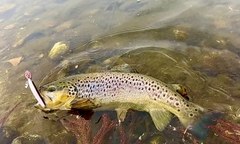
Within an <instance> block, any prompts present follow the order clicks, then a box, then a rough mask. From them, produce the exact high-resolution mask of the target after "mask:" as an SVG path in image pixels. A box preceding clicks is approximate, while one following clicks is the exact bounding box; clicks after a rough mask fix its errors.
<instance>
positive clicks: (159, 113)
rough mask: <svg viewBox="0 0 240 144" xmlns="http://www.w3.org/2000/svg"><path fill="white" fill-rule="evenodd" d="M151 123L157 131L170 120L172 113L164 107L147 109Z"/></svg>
mask: <svg viewBox="0 0 240 144" xmlns="http://www.w3.org/2000/svg"><path fill="white" fill-rule="evenodd" d="M149 113H150V116H151V117H152V120H153V123H154V124H155V126H156V128H157V129H158V130H159V131H162V130H163V129H164V128H165V127H166V126H167V125H168V123H169V122H170V121H171V118H172V114H171V113H170V112H169V111H167V110H165V109H153V110H150V111H149Z"/></svg>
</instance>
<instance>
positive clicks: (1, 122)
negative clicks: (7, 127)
mask: <svg viewBox="0 0 240 144" xmlns="http://www.w3.org/2000/svg"><path fill="white" fill-rule="evenodd" d="M19 104H20V102H19V103H17V104H16V105H15V106H14V107H13V108H12V109H11V110H10V111H9V112H8V113H7V114H6V115H5V116H4V117H3V118H1V119H0V128H1V127H2V125H3V124H4V123H5V121H6V120H7V118H8V117H9V115H10V114H11V113H12V112H13V111H14V110H15V109H16V108H17V106H18V105H19Z"/></svg>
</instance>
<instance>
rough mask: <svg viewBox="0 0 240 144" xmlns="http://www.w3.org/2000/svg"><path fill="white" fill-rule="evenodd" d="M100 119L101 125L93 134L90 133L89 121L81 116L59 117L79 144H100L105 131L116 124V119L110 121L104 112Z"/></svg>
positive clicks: (105, 133)
mask: <svg viewBox="0 0 240 144" xmlns="http://www.w3.org/2000/svg"><path fill="white" fill-rule="evenodd" d="M101 119H102V126H101V128H100V129H99V130H98V132H97V133H96V134H95V135H94V136H93V135H92V127H91V121H90V120H86V119H84V118H83V117H79V116H71V117H68V118H64V119H61V122H62V124H63V126H64V127H65V128H66V129H68V130H69V131H71V132H72V133H73V134H74V135H75V136H76V138H77V140H78V142H79V143H80V144H102V143H103V140H104V138H105V137H106V135H107V133H108V132H109V131H110V130H112V128H113V127H114V126H115V125H116V124H117V121H112V120H111V119H110V118H109V117H108V116H107V115H106V114H103V115H102V117H101Z"/></svg>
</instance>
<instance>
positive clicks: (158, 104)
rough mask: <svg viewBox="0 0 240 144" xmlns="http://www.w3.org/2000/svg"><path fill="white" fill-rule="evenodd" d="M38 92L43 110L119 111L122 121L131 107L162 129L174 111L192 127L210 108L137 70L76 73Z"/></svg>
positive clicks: (183, 122)
mask: <svg viewBox="0 0 240 144" xmlns="http://www.w3.org/2000/svg"><path fill="white" fill-rule="evenodd" d="M39 93H40V96H41V98H42V100H43V101H44V104H45V106H44V107H42V106H41V105H39V104H38V106H36V107H37V108H39V109H42V110H43V111H50V110H71V109H79V110H116V112H117V116H118V118H119V120H121V121H123V120H124V118H125V116H126V113H127V111H128V110H129V109H133V110H137V111H146V112H148V113H149V114H150V116H151V118H152V120H153V122H154V124H155V126H156V128H157V129H158V130H160V131H161V130H163V129H164V128H165V127H166V125H167V124H168V123H169V122H170V120H171V118H172V114H174V115H176V116H177V117H178V118H179V120H180V121H181V123H182V124H183V125H184V126H185V127H186V128H189V126H191V125H193V124H194V123H195V122H196V120H197V119H198V118H199V117H200V116H201V115H202V114H203V113H204V112H206V111H207V110H206V109H204V108H202V107H201V106H199V105H197V104H194V103H192V102H190V101H188V100H186V99H185V98H184V97H183V96H181V95H180V94H179V93H177V92H176V91H175V90H174V89H173V87H171V86H169V85H167V84H165V83H163V82H161V81H160V80H158V79H155V78H152V77H150V76H146V75H142V74H136V73H120V72H105V73H88V74H79V75H74V76H70V77H66V78H62V79H59V80H57V81H54V82H52V83H49V84H47V85H44V86H41V87H40V90H39Z"/></svg>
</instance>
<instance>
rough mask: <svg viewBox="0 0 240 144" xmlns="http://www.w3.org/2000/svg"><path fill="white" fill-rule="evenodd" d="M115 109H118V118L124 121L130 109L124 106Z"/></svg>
mask: <svg viewBox="0 0 240 144" xmlns="http://www.w3.org/2000/svg"><path fill="white" fill-rule="evenodd" d="M115 110H116V112H117V117H118V120H120V121H121V122H123V121H124V119H125V118H126V115H127V112H128V110H127V109H122V108H118V109H115Z"/></svg>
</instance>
